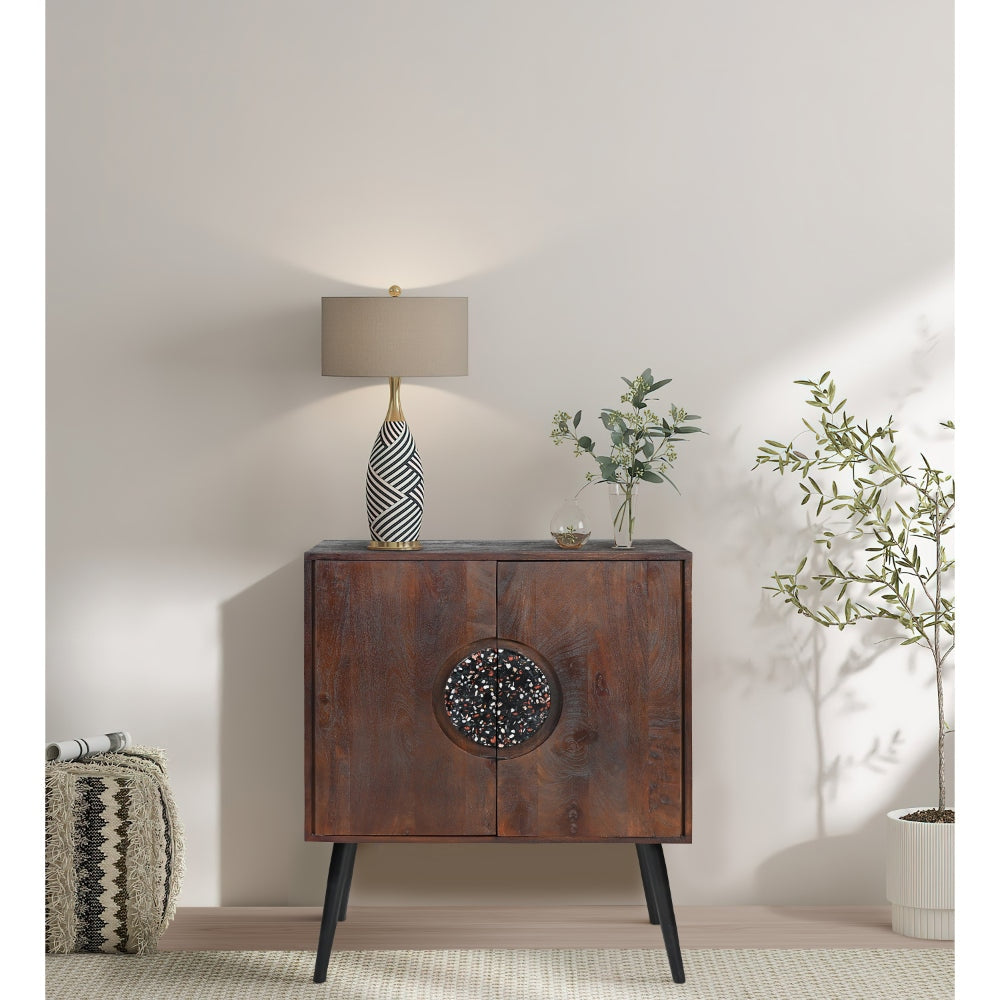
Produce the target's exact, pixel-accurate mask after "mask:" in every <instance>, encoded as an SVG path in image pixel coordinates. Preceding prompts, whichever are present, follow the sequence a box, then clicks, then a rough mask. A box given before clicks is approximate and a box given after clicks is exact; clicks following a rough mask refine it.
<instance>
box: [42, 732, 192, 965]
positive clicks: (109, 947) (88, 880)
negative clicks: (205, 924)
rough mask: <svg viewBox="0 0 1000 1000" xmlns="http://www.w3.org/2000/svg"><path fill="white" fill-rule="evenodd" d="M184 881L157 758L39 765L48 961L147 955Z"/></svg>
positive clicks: (142, 751)
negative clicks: (81, 955)
mask: <svg viewBox="0 0 1000 1000" xmlns="http://www.w3.org/2000/svg"><path fill="white" fill-rule="evenodd" d="M183 872H184V842H183V831H182V830H181V827H180V824H179V822H178V819H177V811H176V808H175V806H174V802H173V797H172V795H171V792H170V786H169V784H168V781H167V774H166V768H165V758H164V755H163V752H162V751H160V750H157V749H155V748H151V747H132V748H130V749H127V750H123V751H121V752H119V753H102V754H97V755H95V756H93V757H90V758H89V759H88V760H85V761H84V760H78V761H50V762H49V763H47V764H46V765H45V950H46V951H47V952H53V953H57V954H67V953H69V952H74V951H84V952H126V953H130V954H148V953H149V952H151V951H155V950H156V942H157V940H158V938H159V936H160V935H161V934H162V933H163V930H164V929H165V928H166V926H167V924H168V923H169V921H170V920H171V919H172V918H173V915H174V910H175V907H176V905H177V895H178V892H179V890H180V883H181V880H182V878H183Z"/></svg>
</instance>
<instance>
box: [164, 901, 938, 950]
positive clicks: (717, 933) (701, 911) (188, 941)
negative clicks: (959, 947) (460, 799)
mask: <svg viewBox="0 0 1000 1000" xmlns="http://www.w3.org/2000/svg"><path fill="white" fill-rule="evenodd" d="M320 913H321V911H320V909H319V907H291V906H289V907H257V906H231V907H200V906H188V907H179V908H178V910H177V916H176V918H175V919H174V921H173V923H172V924H171V925H170V927H168V928H167V931H166V933H165V934H164V935H163V937H162V938H161V939H160V949H161V950H162V951H313V950H315V948H316V944H317V940H318V938H319V920H320ZM676 913H677V925H678V930H679V935H680V941H681V947H682V948H951V947H952V942H951V941H924V940H919V939H916V938H908V937H904V936H903V935H901V934H894V933H893V931H892V927H891V923H890V917H889V907H888V906H679V907H677V909H676ZM334 947H335V948H336V949H338V950H355V949H356V950H406V949H419V950H424V949H427V950H433V949H440V948H657V947H663V939H662V937H661V936H660V929H659V928H658V927H654V926H652V925H650V923H649V919H648V917H647V914H646V908H645V907H644V906H558V907H556V906H551V907H467V906H461V907H459V906H434V907H429V906H425V907H417V906H412V907H402V906H399V907H396V906H392V907H389V906H371V907H364V906H362V907H351V908H350V910H349V911H348V914H347V920H345V921H344V922H343V923H340V924H338V926H337V934H336V938H335V940H334Z"/></svg>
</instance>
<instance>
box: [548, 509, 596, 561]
mask: <svg viewBox="0 0 1000 1000" xmlns="http://www.w3.org/2000/svg"><path fill="white" fill-rule="evenodd" d="M549 533H550V534H551V535H552V537H553V538H554V539H555V542H556V545H558V546H559V548H561V549H579V548H581V547H582V546H583V543H584V542H585V541H586V540H587V539H588V538H590V524H589V523H588V521H587V515H586V514H585V513H584V510H583V507H581V506H580V504H579V503H577V501H576V500H563V502H562V503H561V504H560V505H559V506H558V507H557V508H556V512H555V513H554V514H553V515H552V520H551V521H549Z"/></svg>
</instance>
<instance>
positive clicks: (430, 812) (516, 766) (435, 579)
mask: <svg viewBox="0 0 1000 1000" xmlns="http://www.w3.org/2000/svg"><path fill="white" fill-rule="evenodd" d="M607 546H608V547H607V548H604V547H602V543H598V544H597V546H595V547H593V548H589V547H588V549H584V550H578V551H566V550H562V549H559V548H558V547H557V546H555V545H554V544H552V543H548V542H542V541H537V540H533V541H499V542H498V541H481V542H427V543H425V548H424V549H423V550H421V551H419V552H377V551H372V550H369V549H367V547H366V544H365V543H364V542H361V541H346V542H323V543H322V544H320V545H317V546H316V547H314V548H313V549H311V550H310V551H309V552H307V553H306V558H305V571H306V572H305V583H306V607H305V622H306V643H305V661H306V683H305V708H306V746H305V754H306V760H305V774H306V816H305V821H306V837H307V839H311V840H327V841H330V840H338V839H346V838H349V839H351V840H357V841H369V840H371V841H393V842H402V841H407V840H411V841H421V842H433V841H440V842H466V843H468V842H472V841H477V842H478V841H489V840H511V841H522V842H523V841H524V840H532V841H537V842H552V843H561V842H573V841H576V842H583V841H608V842H614V841H630V842H647V843H655V842H675V843H677V842H681V843H685V842H690V840H691V835H692V811H691V793H692V791H691V743H692V740H691V725H690V720H691V559H692V557H691V553H690V552H688V551H687V550H686V549H683V548H682V547H680V546H678V545H676V544H675V543H673V542H670V541H665V540H660V541H645V542H639V543H636V545H635V546H634V547H633V548H632V549H628V550H616V549H611V548H610V543H607ZM494 636H499V638H500V639H501V640H506V641H507V642H508V643H523V644H525V645H526V646H527V647H530V648H531V649H532V650H534V651H536V652H537V653H539V654H541V656H542V657H543V658H544V659H545V660H547V661H548V664H549V665H550V666H551V667H552V669H553V670H554V671H555V673H556V675H557V677H558V685H559V688H560V689H561V691H562V696H563V705H562V709H561V714H560V715H559V720H558V722H557V724H556V726H555V728H554V730H553V731H552V733H551V735H549V736H548V738H547V739H545V740H544V742H542V743H541V745H539V746H535V745H534V744H535V742H536V741H534V740H532V745H531V746H530V747H529V748H528V752H526V753H524V754H523V755H522V756H517V757H514V758H512V759H503V760H500V761H499V762H498V761H496V760H494V759H491V758H489V757H484V756H481V755H477V754H470V753H468V752H466V750H464V749H462V748H461V747H460V746H459V745H457V744H456V742H455V741H453V740H451V739H449V738H448V737H447V736H446V735H445V732H446V730H442V727H441V724H440V722H439V720H438V719H437V718H435V709H434V705H435V693H438V694H439V693H440V692H436V688H437V687H439V686H440V678H441V671H442V665H443V664H447V663H448V662H455V660H454V657H455V655H456V654H457V653H458V652H459V651H460V650H462V649H463V647H465V646H467V645H468V644H470V643H479V642H480V641H481V640H484V639H490V638H492V637H494ZM438 714H439V715H440V712H438ZM459 743H461V741H459Z"/></svg>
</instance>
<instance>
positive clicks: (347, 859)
mask: <svg viewBox="0 0 1000 1000" xmlns="http://www.w3.org/2000/svg"><path fill="white" fill-rule="evenodd" d="M357 850H358V845H357V844H334V845H333V852H332V853H331V855H330V872H329V874H328V875H327V877H326V896H325V897H324V899H323V919H322V920H321V921H320V925H319V947H317V949H316V969H315V971H314V972H313V982H314V983H325V982H326V969H327V966H328V965H329V964H330V952H331V951H332V950H333V935H334V934H335V933H336V931H337V917H338V916H339V915H340V907H341V902H342V900H343V899H344V891H345V889H346V888H347V880H348V878H349V876H350V871H351V868H352V866H353V864H354V855H355V853H356V852H357Z"/></svg>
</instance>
